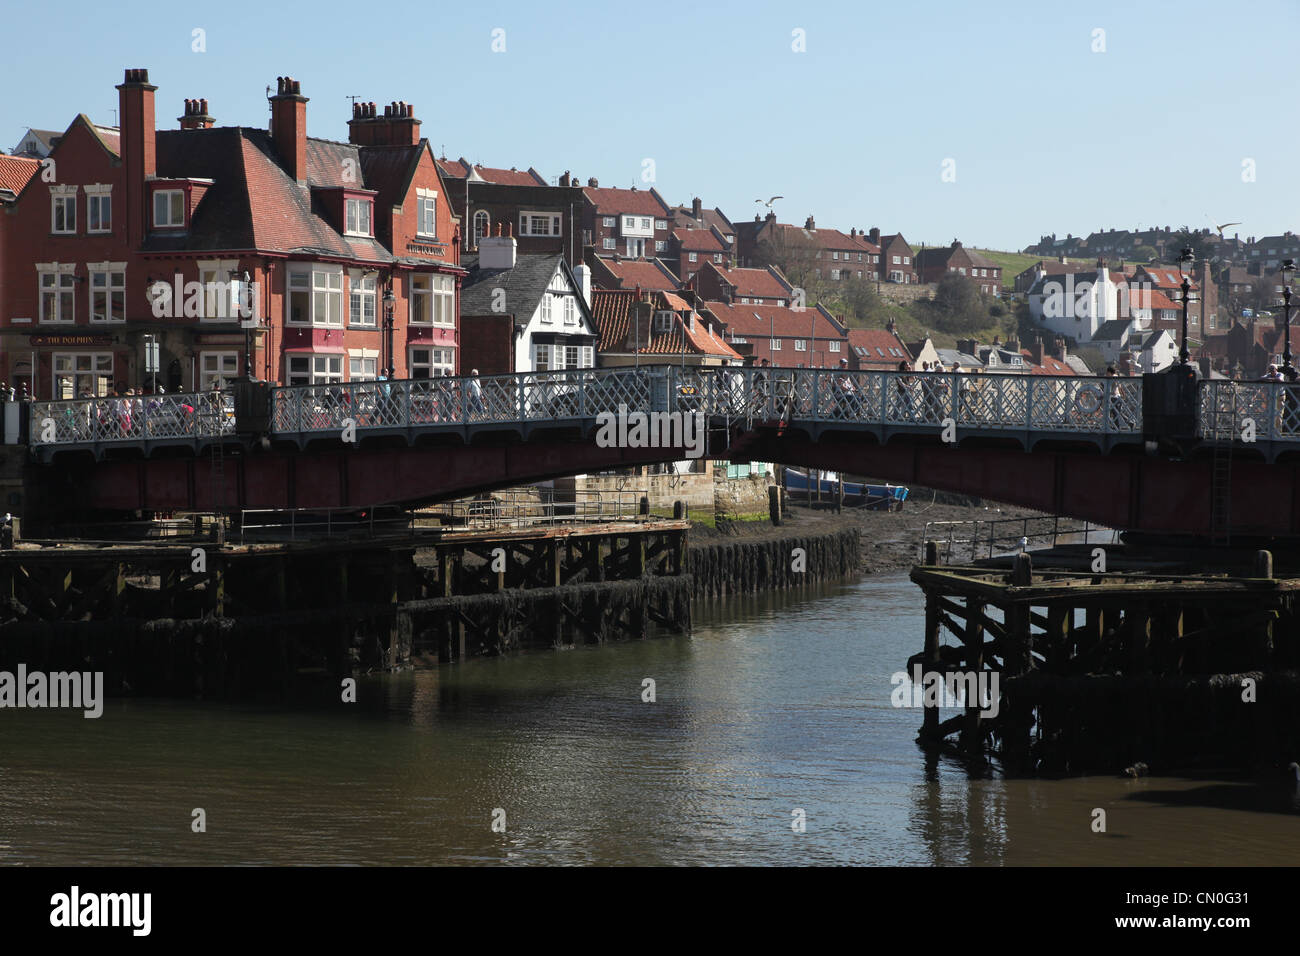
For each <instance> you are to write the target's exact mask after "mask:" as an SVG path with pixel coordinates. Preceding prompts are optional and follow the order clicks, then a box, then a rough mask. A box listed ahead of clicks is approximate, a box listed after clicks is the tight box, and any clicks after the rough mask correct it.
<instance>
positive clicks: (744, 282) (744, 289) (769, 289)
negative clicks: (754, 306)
mask: <svg viewBox="0 0 1300 956" xmlns="http://www.w3.org/2000/svg"><path fill="white" fill-rule="evenodd" d="M705 268H706V269H713V270H715V271H717V273H718V274H719V275H721V276H722V278H723V279H725V280H726V281H727V282H728V283H730V284H731V285H732V286H733V287H734V288H735V290H736V291H735V295H736V296H737V297H739V296H744V297H745V298H748V299H787V300H788V299H789V298H790V289H789V288H788V287H787V286H786V285H785V284H784V283H783V282H781V280H780V279H778V278H777V277H776V276H775V275H773V274H772V273H771V272H770V271H768V270H767V269H728V268H726V267H724V266H719V265H716V264H714V263H712V262H710V263H708V264H707V265H705Z"/></svg>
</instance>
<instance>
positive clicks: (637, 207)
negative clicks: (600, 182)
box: [582, 186, 672, 219]
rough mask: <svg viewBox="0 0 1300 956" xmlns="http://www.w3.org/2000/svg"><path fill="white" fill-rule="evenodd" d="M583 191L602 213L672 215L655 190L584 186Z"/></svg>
mask: <svg viewBox="0 0 1300 956" xmlns="http://www.w3.org/2000/svg"><path fill="white" fill-rule="evenodd" d="M582 191H583V192H584V193H586V195H587V198H588V199H590V200H591V202H592V203H593V204H594V205H595V207H596V210H597V211H598V212H600V213H601V214H602V215H606V216H612V215H615V214H618V213H627V214H629V215H636V216H653V217H654V218H656V219H668V218H671V216H672V210H670V209H669V208H668V206H667V204H665V203H664V202H662V201H661V200H660V199H659V197H658V195H657V194H656V193H655V192H654V190H643V189H615V188H605V187H599V186H584V187H583V189H582Z"/></svg>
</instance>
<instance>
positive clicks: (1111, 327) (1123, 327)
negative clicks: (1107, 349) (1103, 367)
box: [1092, 319, 1133, 345]
mask: <svg viewBox="0 0 1300 956" xmlns="http://www.w3.org/2000/svg"><path fill="white" fill-rule="evenodd" d="M1132 324H1133V322H1132V320H1131V319H1108V320H1107V321H1105V322H1103V323H1101V325H1099V326H1098V327H1097V331H1096V332H1094V333H1093V334H1092V341H1093V342H1114V343H1115V344H1116V345H1119V344H1121V343H1122V342H1123V341H1124V337H1125V335H1127V334H1128V329H1129V326H1131V325H1132Z"/></svg>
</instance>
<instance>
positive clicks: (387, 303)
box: [384, 285, 397, 382]
mask: <svg viewBox="0 0 1300 956" xmlns="http://www.w3.org/2000/svg"><path fill="white" fill-rule="evenodd" d="M396 303H397V296H395V295H393V287H392V285H389V286H388V288H387V289H385V290H384V348H385V350H386V352H387V355H388V367H387V368H385V369H384V374H385V375H386V376H388V380H389V381H390V382H391V381H392V380H393V307H394V306H395V305H396Z"/></svg>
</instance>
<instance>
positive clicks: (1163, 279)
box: [1141, 266, 1198, 289]
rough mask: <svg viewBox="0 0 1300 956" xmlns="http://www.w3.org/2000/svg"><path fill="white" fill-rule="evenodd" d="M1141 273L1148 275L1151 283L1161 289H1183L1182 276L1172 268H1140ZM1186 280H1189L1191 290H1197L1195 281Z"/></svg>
mask: <svg viewBox="0 0 1300 956" xmlns="http://www.w3.org/2000/svg"><path fill="white" fill-rule="evenodd" d="M1141 271H1142V272H1143V273H1145V274H1146V275H1149V276H1150V277H1151V281H1152V282H1154V283H1155V284H1156V285H1157V286H1158V287H1159V288H1161V289H1181V288H1182V287H1183V279H1182V276H1180V275H1179V274H1178V270H1177V269H1176V268H1174V267H1173V266H1142V267H1141ZM1188 278H1189V279H1191V283H1192V288H1193V289H1196V288H1198V286H1197V285H1196V280H1195V279H1192V278H1191V276H1188Z"/></svg>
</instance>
